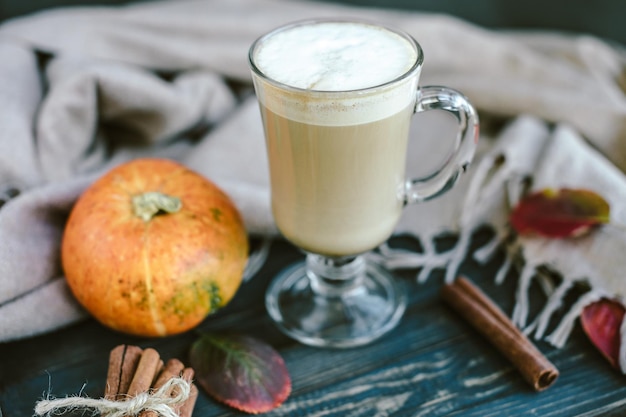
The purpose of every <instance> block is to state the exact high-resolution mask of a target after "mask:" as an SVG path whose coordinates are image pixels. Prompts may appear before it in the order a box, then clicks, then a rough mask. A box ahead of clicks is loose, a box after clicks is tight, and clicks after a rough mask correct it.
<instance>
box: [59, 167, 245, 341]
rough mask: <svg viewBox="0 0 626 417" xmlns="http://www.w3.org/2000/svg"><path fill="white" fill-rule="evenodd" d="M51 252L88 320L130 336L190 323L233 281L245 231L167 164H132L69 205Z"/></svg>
mask: <svg viewBox="0 0 626 417" xmlns="http://www.w3.org/2000/svg"><path fill="white" fill-rule="evenodd" d="M61 256H62V263H63V269H64V272H65V276H66V279H67V283H68V285H69V287H70V288H71V290H72V292H73V294H74V296H75V297H76V299H77V300H78V301H79V302H80V304H82V305H83V306H84V307H85V309H87V311H89V312H90V313H91V314H92V315H93V316H94V317H95V318H96V319H97V320H98V321H100V322H101V323H102V324H104V325H105V326H108V327H110V328H112V329H115V330H118V331H121V332H124V333H129V334H134V335H140V336H166V335H171V334H176V333H181V332H184V331H186V330H189V329H191V328H193V327H195V326H196V325H198V324H199V323H200V322H201V321H202V320H203V319H204V318H205V317H206V316H207V315H208V314H209V313H210V312H212V311H215V310H216V309H217V308H219V307H222V306H224V305H225V304H226V303H228V302H229V301H230V300H231V299H232V297H233V296H234V294H235V292H236V291H237V289H238V288H239V285H240V284H241V280H242V276H243V270H244V267H245V264H246V261H247V258H248V239H247V234H246V231H245V228H244V225H243V222H242V219H241V216H240V214H239V212H238V211H237V209H236V207H235V206H234V204H233V203H232V201H231V200H230V199H229V197H228V196H227V195H226V194H225V193H224V192H223V191H221V190H220V189H219V188H218V187H217V186H216V185H214V184H213V183H212V182H210V181H209V180H207V179H206V178H204V177H202V176H201V175H199V174H197V173H195V172H194V171H192V170H190V169H188V168H186V167H184V166H183V165H181V164H178V163H176V162H173V161H169V160H164V159H149V158H143V159H136V160H134V161H131V162H128V163H125V164H122V165H120V166H118V167H116V168H114V169H112V170H111V171H109V172H108V173H107V174H105V175H103V176H102V177H101V178H99V179H98V180H97V181H96V182H94V183H93V184H92V185H91V186H90V187H89V188H88V189H87V190H85V192H84V193H83V194H82V195H81V196H80V198H79V199H78V200H77V202H76V204H75V205H74V207H73V208H72V212H71V213H70V217H69V219H68V221H67V225H66V227H65V232H64V235H63V241H62V248H61Z"/></svg>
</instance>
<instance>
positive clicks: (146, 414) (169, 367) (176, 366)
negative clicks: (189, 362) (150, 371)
mask: <svg viewBox="0 0 626 417" xmlns="http://www.w3.org/2000/svg"><path fill="white" fill-rule="evenodd" d="M184 368H185V365H183V363H182V362H181V361H179V360H178V359H170V360H168V361H167V363H166V364H165V366H163V367H162V369H161V370H160V372H159V374H158V375H159V376H158V377H157V379H156V382H155V383H154V386H153V387H152V388H153V390H155V391H156V390H158V389H159V388H161V387H162V386H163V385H165V383H166V382H167V381H169V380H170V379H172V378H174V377H178V376H180V373H181V372H182V371H183V369H184ZM139 417H158V416H157V414H156V413H155V412H154V411H142V412H141V413H140V414H139Z"/></svg>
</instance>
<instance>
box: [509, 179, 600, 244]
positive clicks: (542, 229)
mask: <svg viewBox="0 0 626 417" xmlns="http://www.w3.org/2000/svg"><path fill="white" fill-rule="evenodd" d="M509 220H510V222H511V225H512V226H513V228H514V229H515V230H516V231H517V233H519V234H521V235H540V236H544V237H549V238H566V237H574V236H579V235H581V234H583V233H585V232H587V231H588V230H589V229H590V228H591V227H593V226H596V225H599V224H603V223H608V222H609V220H610V207H609V204H608V203H607V202H606V200H604V198H602V197H601V196H600V195H598V194H596V193H595V192H593V191H590V190H583V189H569V188H563V189H560V190H553V189H545V190H541V191H538V192H535V193H532V194H529V195H527V196H525V197H524V198H523V199H522V200H521V201H520V202H519V204H518V205H517V206H516V207H515V208H514V209H513V211H512V213H511V215H510V218H509Z"/></svg>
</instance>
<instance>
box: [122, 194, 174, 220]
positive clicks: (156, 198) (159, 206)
mask: <svg viewBox="0 0 626 417" xmlns="http://www.w3.org/2000/svg"><path fill="white" fill-rule="evenodd" d="M132 204H133V213H134V214H135V216H137V217H141V219H143V221H145V222H148V221H150V220H151V219H152V218H153V217H154V216H155V215H156V214H157V213H159V212H166V213H176V212H177V211H178V210H180V209H181V207H182V206H183V205H182V203H181V202H180V198H178V197H174V196H171V195H167V194H163V193H161V192H159V191H148V192H145V193H143V194H137V195H134V196H133V199H132Z"/></svg>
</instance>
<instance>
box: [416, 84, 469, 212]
mask: <svg viewBox="0 0 626 417" xmlns="http://www.w3.org/2000/svg"><path fill="white" fill-rule="evenodd" d="M428 110H445V111H447V112H450V113H452V115H453V116H454V118H455V119H456V120H457V121H458V125H459V130H458V134H457V135H456V138H455V142H454V148H453V149H452V152H451V153H450V155H449V156H448V158H447V159H446V160H445V162H444V163H443V165H442V166H441V167H439V168H438V169H437V170H436V171H435V172H433V173H431V174H429V175H426V176H424V177H422V178H413V179H409V180H407V182H406V184H405V194H404V195H405V201H404V203H405V205H406V204H413V203H418V202H422V201H427V200H430V199H432V198H434V197H437V196H439V195H441V194H443V193H444V192H446V191H448V190H449V189H450V188H452V186H453V185H454V184H455V183H456V181H457V180H458V179H459V176H460V175H461V174H462V173H463V172H465V171H466V170H467V168H468V167H469V164H470V162H471V161H472V159H473V157H474V152H475V151H476V145H477V144H478V134H479V121H478V114H477V112H476V109H474V106H472V104H471V103H470V102H469V100H468V99H467V98H466V97H465V96H464V95H463V94H461V93H460V92H458V91H456V90H453V89H451V88H448V87H440V86H428V87H421V88H419V89H418V90H417V101H416V103H415V113H418V112H422V111H428Z"/></svg>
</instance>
